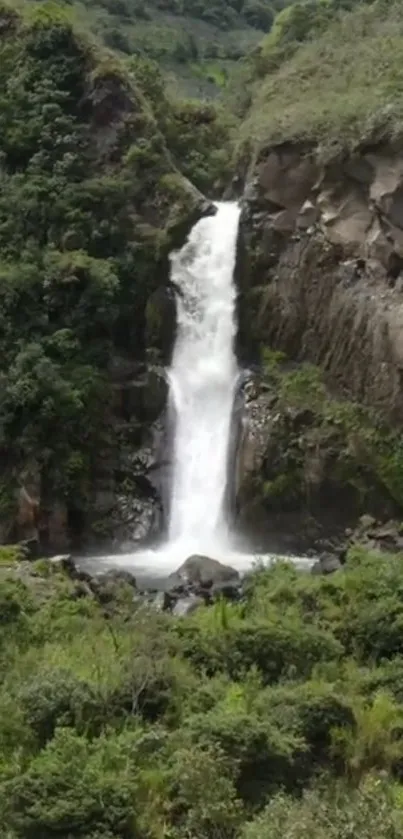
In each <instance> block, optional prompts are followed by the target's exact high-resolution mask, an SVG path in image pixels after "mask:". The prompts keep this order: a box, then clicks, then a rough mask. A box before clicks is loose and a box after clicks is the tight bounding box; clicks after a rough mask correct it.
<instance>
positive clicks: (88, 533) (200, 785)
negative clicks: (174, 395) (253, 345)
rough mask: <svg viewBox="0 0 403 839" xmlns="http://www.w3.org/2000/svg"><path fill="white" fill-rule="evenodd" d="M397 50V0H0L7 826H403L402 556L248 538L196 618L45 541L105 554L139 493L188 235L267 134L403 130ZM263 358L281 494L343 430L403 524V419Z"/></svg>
mask: <svg viewBox="0 0 403 839" xmlns="http://www.w3.org/2000/svg"><path fill="white" fill-rule="evenodd" d="M402 68H403V10H402V5H401V3H400V2H395V0H374V1H373V2H364V0H362V1H361V2H360V0H355V2H354V0H298V2H295V3H287V2H282V1H281V0H267V2H266V0H211V2H207V0H102V2H94V1H93V0H70V2H69V0H60V2H55V0H53V2H32V1H31V0H20V2H16V3H12V4H11V3H10V4H9V3H7V2H6V3H4V2H2V3H1V5H0V387H1V397H2V398H1V401H0V455H1V464H2V469H1V474H0V541H1V544H2V545H3V547H1V548H0V836H1V839H403V554H402V553H400V552H392V551H391V552H389V553H383V552H379V551H376V550H370V549H368V547H363V546H360V545H359V544H356V545H354V546H351V545H350V547H349V549H348V550H347V552H346V556H345V557H343V562H344V564H343V566H342V567H341V568H340V569H339V570H337V571H336V572H335V573H333V574H329V575H327V574H326V575H325V574H323V575H322V574H312V573H306V572H302V571H299V570H297V569H296V568H295V567H294V566H293V565H292V564H291V563H287V562H286V561H278V562H276V563H275V564H274V565H273V567H271V568H266V567H263V565H262V564H261V563H260V562H259V558H258V557H257V558H256V563H255V566H254V569H253V570H252V571H251V572H250V573H249V574H248V575H246V577H245V579H244V581H243V583H242V588H241V594H240V597H239V599H237V600H236V601H232V600H229V599H225V598H224V597H217V598H216V600H215V602H214V603H211V604H210V605H202V606H200V608H199V609H198V610H197V611H196V612H195V613H194V614H190V615H188V616H186V617H185V618H180V617H177V616H175V615H173V614H170V613H166V612H164V611H160V610H159V608H158V603H157V599H156V600H155V601H154V600H153V599H152V598H151V599H147V598H146V597H145V596H144V595H143V594H142V593H141V592H139V590H138V589H137V587H136V583H135V581H134V580H129V581H128V580H127V579H126V578H125V577H124V576H122V577H119V575H118V576H117V577H116V578H114V579H112V580H109V581H103V582H102V580H101V581H99V584H97V585H95V584H91V585H89V583H88V580H86V578H85V575H84V576H83V577H81V578H80V575H73V576H72V575H71V573H69V569H68V568H66V566H65V564H63V562H51V561H50V560H49V559H47V558H42V554H46V553H48V552H47V551H46V550H45V548H46V546H47V545H48V544H49V542H52V539H53V536H54V533H55V528H59V530H58V535H60V532H61V530H63V531H64V535H66V533H67V534H68V539H69V540H70V541H69V543H68V548H69V550H70V549H74V548H75V547H77V545H79V546H80V547H81V546H82V545H83V544H84V545H88V544H89V545H91V546H94V545H95V546H96V547H97V548H98V547H99V545H100V544H102V540H103V539H106V538H110V537H111V533H112V528H113V520H112V519H113V517H112V514H110V510H109V507H108V506H107V505H106V506H105V495H108V493H109V492H110V489H109V488H110V487H111V486H112V490H111V492H112V495H115V496H116V495H119V494H122V493H123V491H124V492H126V493H127V494H128V495H130V493H133V495H135V493H136V492H137V491H138V487H137V485H136V486H135V479H134V478H133V472H134V471H135V470H134V469H133V462H132V460H130V457H129V458H128V459H127V460H126V461H125V460H124V457H123V454H124V455H126V453H127V451H129V454H130V453H131V452H132V450H136V447H139V446H140V444H141V443H142V442H143V439H144V437H145V436H146V432H148V427H149V425H150V423H151V422H152V421H153V420H154V419H155V416H156V415H157V414H158V409H156V408H155V404H154V402H155V399H156V397H155V394H154V392H152V393H151V389H150V388H151V386H150V387H149V384H148V379H147V384H146V392H144V388H143V384H144V379H146V378H147V375H148V374H147V370H148V367H149V366H150V365H151V366H152V367H153V370H155V369H157V368H158V365H163V364H164V362H165V360H166V345H167V337H166V332H167V330H168V332H169V330H170V329H171V327H172V322H170V317H169V316H167V314H166V310H165V309H164V308H163V307H162V308H160V303H159V302H158V301H159V300H160V299H161V295H162V297H163V296H164V293H165V290H166V287H167V285H168V279H167V278H168V274H169V253H170V252H171V251H172V250H173V249H176V248H178V247H179V246H180V245H181V244H182V243H183V241H184V238H185V236H186V234H187V232H188V231H189V230H190V228H191V227H192V225H193V223H194V221H196V219H198V218H199V217H200V216H201V215H202V214H203V213H204V212H209V211H211V205H210V204H209V201H210V200H211V199H216V198H220V197H222V195H223V194H225V195H228V194H230V195H232V196H233V193H231V189H233V190H234V189H235V191H236V190H237V189H239V183H242V182H243V180H245V178H246V177H247V176H246V175H245V172H248V171H249V168H248V167H251V166H252V164H253V163H254V161H256V159H257V157H258V155H259V152H260V150H261V149H262V147H265V145H266V146H268V147H270V145H271V144H273V145H275V144H282V143H284V144H287V143H290V144H292V143H302V144H308V145H309V144H311V145H312V144H315V148H317V149H318V156H319V157H320V158H321V159H325V160H329V159H332V155H334V156H335V159H336V162H339V161H340V159H341V156H343V155H346V154H348V153H349V152H350V151H351V150H354V149H357V147H358V146H360V144H367V145H369V146H371V143H372V144H376V143H378V144H379V143H381V142H386V143H387V144H388V150H390V148H396V147H398V148H399V143H401V140H402V129H403V122H402V120H403V93H402V91H403V85H402V82H403V69H402ZM304 148H305V146H304ZM371 148H372V146H371ZM343 159H344V158H343ZM234 181H235V187H234ZM298 235H299V234H298ZM168 302H169V301H168ZM252 319H253V318H252V316H251V317H250V320H251V321H252ZM171 321H172V317H171ZM169 334H171V332H170V333H169ZM168 338H169V336H168ZM168 343H169V341H168ZM259 352H260V356H259V358H261V360H262V366H263V368H264V370H263V380H264V381H263V386H264V387H266V391H268V390H269V389H270V387H271V388H273V389H274V390H275V393H276V396H275V398H274V400H273V402H272V407H273V406H274V407H275V409H276V411H277V412H278V417H279V422H278V425H277V433H278V435H279V437H281V444H282V445H283V443H284V438H286V443H284V447H285V448H287V452H286V456H284V457H280V458H279V462H278V463H276V464H275V466H273V468H272V469H271V468H269V467H270V466H272V464H268V463H267V462H266V463H265V465H264V469H263V470H262V474H261V475H260V481H259V485H258V487H257V488H256V487H254V489H256V491H257V492H258V493H261V494H263V495H264V497H265V503H266V504H267V509H268V511H270V510H271V511H273V509H276V508H277V507H279V508H284V507H285V506H286V505H287V504H288V503H291V505H292V504H295V503H297V504H303V503H306V496H307V484H308V483H309V482H308V479H307V477H306V474H305V471H304V469H305V467H306V459H305V457H304V455H305V449H307V448H308V443H309V445H311V444H312V445H313V444H314V445H315V446H316V452H317V453H318V452H319V453H320V452H321V447H322V448H323V450H325V449H326V453H327V452H328V449H329V447H330V449H331V452H332V456H333V459H332V461H331V464H330V467H329V469H330V468H331V469H333V473H332V475H331V477H332V478H334V476H335V473H336V468H337V470H338V471H337V480H338V481H339V484H340V483H342V484H343V486H345V487H346V488H348V490H349V491H350V490H351V492H352V493H353V495H351V497H353V498H354V503H357V510H358V506H359V505H361V507H360V509H359V512H360V513H362V512H363V509H361V508H362V507H364V508H365V505H366V504H367V502H368V499H369V498H370V500H371V502H372V500H373V496H376V497H377V498H378V499H379V498H380V497H381V498H382V502H385V507H386V505H387V509H388V514H389V511H390V510H392V512H393V516H394V517H395V518H396V519H397V523H396V528H397V532H398V533H399V538H400V542H401V543H402V544H403V541H402V540H403V536H402V535H401V534H403V525H402V524H401V521H403V488H402V487H403V483H402V477H401V475H402V470H401V464H402V451H403V446H402V441H401V436H400V428H396V427H394V428H391V427H390V425H389V424H388V421H387V418H386V419H385V417H381V418H379V417H378V416H377V417H376V419H374V415H373V413H372V412H371V411H370V410H369V409H368V407H366V408H365V409H364V408H362V406H361V405H359V404H358V403H355V402H353V401H347V400H345V399H342V398H340V399H338V398H330V397H329V394H328V391H327V390H326V388H325V386H324V384H323V378H322V374H321V373H320V371H318V369H317V368H315V367H313V366H306V367H304V366H301V367H299V368H298V370H297V371H295V370H294V369H291V371H290V370H287V374H286V375H283V374H282V371H281V370H280V366H279V365H280V362H281V363H282V362H283V360H284V359H280V362H279V356H278V355H276V354H273V353H272V351H271V349H270V348H268V347H265V346H260V347H259ZM133 360H134V362H135V365H137V366H136V371H135V373H136V375H138V376H139V377H140V378H141V376H142V377H143V378H141V382H140V383H141V387H142V388H143V390H141V388H140V387H138V388H137V390H136V389H135V390H136V393H135V397H133V400H134V403H135V404H134V405H133V404H128V401H129V400H127V399H126V397H124V398H123V397H122V392H121V391H122V387H121V381H120V379H119V380H118V376H117V374H116V369H117V368H118V370H119V371H120V370H121V369H122V368H124V367H125V365H129V366H130V363H133ZM363 363H364V362H363ZM139 371H140V372H139ZM119 375H120V372H119ZM130 375H132V371H131V372H130ZM133 375H134V374H133ZM385 375H387V374H385ZM136 385H137V380H136ZM147 388H148V389H147ZM138 392H139V393H140V396H139V395H138ZM124 399H126V402H125V401H124ZM136 400H137V401H136ZM386 414H387V412H385V415H386ZM301 417H302V419H301ZM292 423H293V424H292ZM291 426H292V437H291V436H290V427H291ZM273 440H274V435H273ZM312 441H313V443H312ZM329 441H330V442H329ZM274 442H275V440H274ZM273 445H274V443H273ZM284 450H285V449H284ZM335 452H336V453H335ZM122 453H123V454H122ZM335 464H336V466H335ZM325 477H326V478H327V475H326V476H325ZM332 486H333V485H331V488H332ZM27 487H28V488H29V490H30V493H31V494H32V496H33V497H37V498H39V499H40V501H39V502H38V504H39V507H40V510H39V513H37V511H35V515H39V517H40V521H39V524H38V522H37V521H36V523H35V527H36V528H37V529H39V531H40V537H41V538H40V540H39V545H38V544H36V552H35V557H33V556H30V557H28V553H29V551H28V548H27V544H26V542H27V539H22V538H20V537H21V528H22V524H21V521H20V519H21V515H22V513H21V510H20V509H19V501H18V498H19V495H18V493H19V492H20V490H21V488H24V491H25V488H27ZM348 498H350V496H348ZM296 499H297V500H296ZM357 499H358V500H357ZM108 503H109V502H108ZM30 515H31V513H30ZM32 515H33V514H32ZM56 518H57V522H56V523H55V519H56ZM61 520H62V524H60V521H61ZM23 525H24V527H25V526H26V523H25V521H24V522H23ZM52 534H53V536H52ZM24 536H27V537H29V538H28V541H29V540H30V536H31V531H29V529H27V532H26V533H25V532H24ZM56 541H57V540H56ZM21 542H25V544H16V543H21ZM52 544H53V543H52ZM57 544H59V543H57ZM28 547H29V546H28ZM38 548H39V554H38Z"/></svg>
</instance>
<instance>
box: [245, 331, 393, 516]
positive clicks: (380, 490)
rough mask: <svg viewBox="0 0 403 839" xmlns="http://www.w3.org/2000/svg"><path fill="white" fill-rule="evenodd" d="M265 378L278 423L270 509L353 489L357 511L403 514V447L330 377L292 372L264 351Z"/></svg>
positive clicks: (266, 489) (314, 371)
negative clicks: (369, 508)
mask: <svg viewBox="0 0 403 839" xmlns="http://www.w3.org/2000/svg"><path fill="white" fill-rule="evenodd" d="M262 372H263V377H264V381H265V383H266V385H267V386H269V387H270V388H271V389H272V390H273V397H274V398H275V405H276V423H275V425H273V428H272V429H271V432H270V434H269V435H268V456H267V457H266V459H265V464H266V466H265V471H264V473H263V477H262V480H261V485H260V487H259V493H260V495H261V497H262V498H263V499H265V500H266V501H267V503H270V504H271V505H273V504H274V505H275V504H280V505H281V504H284V503H286V504H287V505H289V506H293V505H295V504H298V503H299V502H300V499H301V497H305V500H306V501H307V503H308V504H309V503H310V499H311V500H312V498H314V497H315V493H317V492H318V491H320V489H321V488H323V487H325V488H329V491H330V487H332V486H333V487H335V488H337V487H341V486H343V487H344V489H346V488H348V489H349V491H350V496H349V497H350V499H351V500H352V503H354V505H355V508H356V509H357V511H360V510H361V511H362V512H363V511H364V509H365V506H366V505H367V504H368V503H371V501H372V499H374V498H378V500H379V498H380V497H382V498H383V499H384V500H385V503H389V505H390V506H391V505H392V508H393V507H395V508H396V507H397V508H400V509H401V508H403V483H402V474H403V443H402V436H401V434H400V433H399V431H391V430H390V429H389V428H388V427H387V425H386V424H385V423H384V422H383V421H382V420H381V419H380V417H379V416H378V415H377V414H376V413H375V412H374V411H372V410H370V409H368V408H365V407H364V406H362V405H360V404H358V403H353V402H348V401H341V400H338V399H336V398H332V396H331V395H330V394H329V392H328V391H327V388H326V385H325V381H324V377H323V373H322V372H321V370H320V369H319V368H318V367H315V366H314V365H311V364H305V363H304V364H299V365H295V364H291V363H289V362H287V359H286V357H285V356H284V354H282V353H277V352H273V351H271V350H270V349H269V348H265V347H263V348H262Z"/></svg>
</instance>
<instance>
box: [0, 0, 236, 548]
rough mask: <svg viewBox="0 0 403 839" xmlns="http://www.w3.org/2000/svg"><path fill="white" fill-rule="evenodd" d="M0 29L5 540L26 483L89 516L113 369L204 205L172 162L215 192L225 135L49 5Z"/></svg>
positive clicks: (1, 497) (138, 349)
mask: <svg viewBox="0 0 403 839" xmlns="http://www.w3.org/2000/svg"><path fill="white" fill-rule="evenodd" d="M0 23H1V31H0V85H1V101H0V158H1V195H0V278H1V283H0V325H1V329H0V350H1V353H0V383H1V391H2V399H1V406H0V451H1V457H2V475H1V479H0V531H1V535H2V538H3V539H4V538H7V537H8V538H9V537H10V534H9V532H8V531H7V522H8V521H9V520H12V508H13V505H14V504H15V494H14V487H15V486H16V485H17V484H20V483H21V482H22V483H24V482H25V479H26V476H27V475H28V480H29V481H31V483H33V484H34V485H35V492H36V493H37V494H38V495H39V496H40V498H41V502H42V508H43V509H44V510H46V509H47V508H49V507H51V506H52V505H54V504H55V501H57V500H58V499H59V500H60V501H62V502H63V503H64V504H67V507H68V509H69V511H70V513H69V515H73V516H74V515H75V514H77V515H78V516H79V517H80V520H81V521H82V519H83V517H84V518H85V516H86V511H87V510H88V508H89V506H91V503H92V504H93V497H92V496H93V493H94V488H95V483H96V481H97V478H98V477H99V475H100V473H103V474H104V473H105V470H106V469H107V466H106V465H105V464H108V463H109V464H110V463H111V461H112V462H113V456H114V455H113V453H114V450H115V448H116V445H117V439H116V434H115V433H114V431H113V429H112V423H113V415H112V397H113V393H112V389H111V386H110V384H111V383H110V379H109V377H108V369H109V366H110V364H111V363H113V359H114V357H115V356H118V357H119V356H123V357H125V356H126V357H127V356H128V357H130V358H133V356H134V358H135V360H136V361H137V362H139V361H141V360H142V359H144V357H145V353H146V350H147V339H146V323H145V312H146V308H147V305H148V301H149V298H150V296H151V295H152V293H153V291H154V290H155V289H156V288H157V287H158V286H160V285H161V284H162V283H164V282H165V281H166V278H167V270H168V269H167V254H168V252H169V250H170V248H171V247H173V246H174V245H175V244H176V242H177V238H175V237H177V236H178V235H179V237H180V239H179V240H180V241H182V238H183V235H184V232H185V231H186V225H187V226H188V227H189V224H191V223H192V222H191V219H192V217H194V212H195V209H197V202H198V201H199V198H200V196H198V195H197V193H196V191H195V190H194V189H193V188H191V187H190V185H189V184H188V182H187V181H186V180H184V179H183V177H182V175H181V173H180V171H179V169H178V167H177V163H178V164H179V165H180V166H181V168H182V171H183V172H184V174H185V175H186V176H188V177H190V178H191V179H192V181H193V183H194V184H196V186H200V187H201V188H202V189H208V190H209V191H210V189H213V184H214V182H215V181H216V180H217V177H218V175H220V177H222V175H223V174H224V175H225V171H226V168H225V167H226V152H225V140H226V128H225V127H224V126H223V125H222V124H221V123H220V121H219V118H218V117H217V114H216V112H215V111H214V109H213V107H210V106H206V107H204V106H203V107H198V106H197V105H192V104H186V103H180V102H178V103H176V104H175V106H174V107H172V108H170V106H169V103H168V102H167V100H166V99H165V98H164V97H165V93H164V89H163V87H162V85H161V84H160V79H159V76H158V75H157V74H156V73H155V69H154V68H153V67H151V68H150V67H149V66H148V64H147V62H144V61H143V62H142V61H141V60H137V62H136V63H135V64H133V65H132V67H131V70H130V74H129V73H128V71H127V70H126V69H124V68H123V67H122V65H121V64H120V63H119V62H117V61H116V60H115V59H114V58H113V56H111V55H108V54H104V53H102V52H99V51H98V50H97V49H95V48H93V47H91V46H90V45H88V43H87V42H86V41H85V39H84V38H83V37H82V36H81V35H80V34H75V31H74V29H73V28H72V26H71V24H70V23H69V21H68V19H66V17H65V15H64V13H63V11H60V10H59V9H57V8H55V7H53V6H47V5H44V4H42V5H40V6H39V7H38V8H36V7H29V8H26V7H24V11H23V16H22V17H21V16H18V15H17V14H16V13H15V12H14V11H13V10H12V9H11V8H10V7H9V6H2V7H1V9H0ZM154 110H155V111H156V112H158V122H157V120H156V118H155V117H154ZM195 125H197V129H198V130H197V137H198V141H197V143H193V142H191V141H190V136H191V135H192V128H193V126H195ZM208 160H209V161H210V162H209V163H208V162H207V161H208ZM192 214H193V216H192ZM4 527H5V530H4V529H3V528H4Z"/></svg>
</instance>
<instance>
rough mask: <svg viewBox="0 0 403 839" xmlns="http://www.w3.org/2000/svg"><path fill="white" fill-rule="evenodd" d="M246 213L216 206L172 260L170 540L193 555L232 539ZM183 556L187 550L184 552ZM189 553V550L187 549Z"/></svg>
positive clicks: (225, 204)
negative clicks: (238, 266) (239, 253)
mask: <svg viewBox="0 0 403 839" xmlns="http://www.w3.org/2000/svg"><path fill="white" fill-rule="evenodd" d="M239 214H240V210H239V207H238V206H237V205H236V204H233V203H219V204H217V212H216V214H215V215H214V216H208V217H206V218H203V219H201V220H200V221H199V222H197V224H196V225H195V227H194V228H193V230H192V231H191V233H190V236H189V239H188V241H187V242H186V244H185V245H184V247H183V248H182V250H180V251H179V252H178V253H175V254H173V255H172V257H171V262H172V269H171V277H172V281H173V282H174V284H175V286H176V288H178V291H179V293H178V296H177V335H176V342H175V347H174V352H173V357H172V364H171V368H170V371H169V381H170V399H171V404H172V405H173V406H174V412H175V420H176V425H175V434H174V445H173V469H172V486H171V501H170V516H169V529H168V539H169V542H170V543H174V544H177V545H178V547H179V546H180V547H181V548H182V547H183V548H185V546H186V549H187V551H188V553H189V552H192V550H193V552H194V551H197V552H208V551H209V550H214V548H217V546H219V545H221V546H222V545H223V544H224V543H225V541H226V531H227V523H226V518H225V497H226V486H227V473H228V468H227V467H228V452H229V442H230V434H231V416H232V406H233V400H234V391H235V386H236V381H237V374H238V368H237V363H236V358H235V354H234V338H235V334H236V323H235V299H236V291H235V287H234V282H233V272H234V267H235V257H236V241H237V233H238V222H239ZM181 552H182V551H181ZM185 553H186V550H185Z"/></svg>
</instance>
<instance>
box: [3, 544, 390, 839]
mask: <svg viewBox="0 0 403 839" xmlns="http://www.w3.org/2000/svg"><path fill="white" fill-rule="evenodd" d="M1 561H2V568H1V587H0V597H1V613H0V614H1V624H0V666H1V671H2V680H1V690H0V709H1V714H0V744H1V752H0V754H1V759H0V791H1V795H0V826H1V835H2V836H4V837H7V839H17V837H18V839H20V838H21V839H31V838H33V837H35V839H56V837H63V839H76V837H85V839H90V837H91V839H135V837H140V839H142V837H144V838H145V837H147V839H148V838H150V839H154V837H155V839H160V838H162V837H173V838H174V839H176V837H177V838H178V839H182V837H183V839H188V837H199V839H203V837H206V839H210V837H211V836H217V837H220V839H235V837H239V839H255V837H256V839H261V837H267V839H284V837H285V838H286V839H294V837H300V839H312V837H314V839H325V837H326V839H328V837H334V839H374V837H377V839H383V838H384V839H400V837H402V836H403V792H402V789H403V788H402V786H401V783H400V781H401V777H402V765H403V764H402V761H403V740H402V725H403V692H402V672H403V656H402V654H403V648H402V621H403V607H402V600H403V557H402V555H400V554H399V555H395V556H393V557H391V556H385V555H381V554H376V553H372V554H371V553H366V552H365V551H363V550H361V549H360V548H355V549H353V550H351V551H350V554H349V556H348V559H347V563H346V565H345V566H344V569H343V570H342V571H340V572H336V573H335V574H333V575H332V576H330V577H326V576H325V577H323V576H313V575H310V574H307V573H306V572H298V571H297V570H296V569H295V568H294V567H293V566H291V565H287V564H286V563H279V564H277V565H276V566H275V567H273V568H272V569H269V570H267V569H266V570H265V569H263V568H259V567H257V568H256V570H255V571H254V572H253V573H252V574H251V575H249V576H248V577H247V579H246V582H245V584H244V587H243V597H242V600H241V601H240V602H238V603H229V602H225V601H222V600H219V601H217V603H216V604H215V605H212V606H210V607H205V608H201V609H199V611H198V612H196V613H195V614H194V615H193V616H189V617H187V618H186V619H183V618H174V617H172V616H169V615H165V614H159V613H158V612H156V610H155V608H153V607H147V606H146V605H144V603H143V604H142V602H141V598H140V599H137V600H136V597H135V596H134V595H135V591H134V590H133V588H132V587H131V586H130V585H128V584H126V583H125V582H122V583H119V582H118V581H117V582H116V583H115V584H114V585H113V586H111V584H109V586H105V587H104V588H102V587H100V588H99V590H98V593H97V596H91V595H90V594H89V593H88V591H86V589H85V584H84V583H82V582H80V581H72V580H70V579H69V578H68V576H67V575H66V573H65V572H64V571H63V570H62V569H58V568H57V566H54V565H52V564H50V563H47V562H46V561H38V562H36V563H27V562H24V561H20V560H19V557H18V555H15V553H14V555H13V554H12V552H11V551H8V554H7V553H6V551H5V549H3V553H2V554H1Z"/></svg>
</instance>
